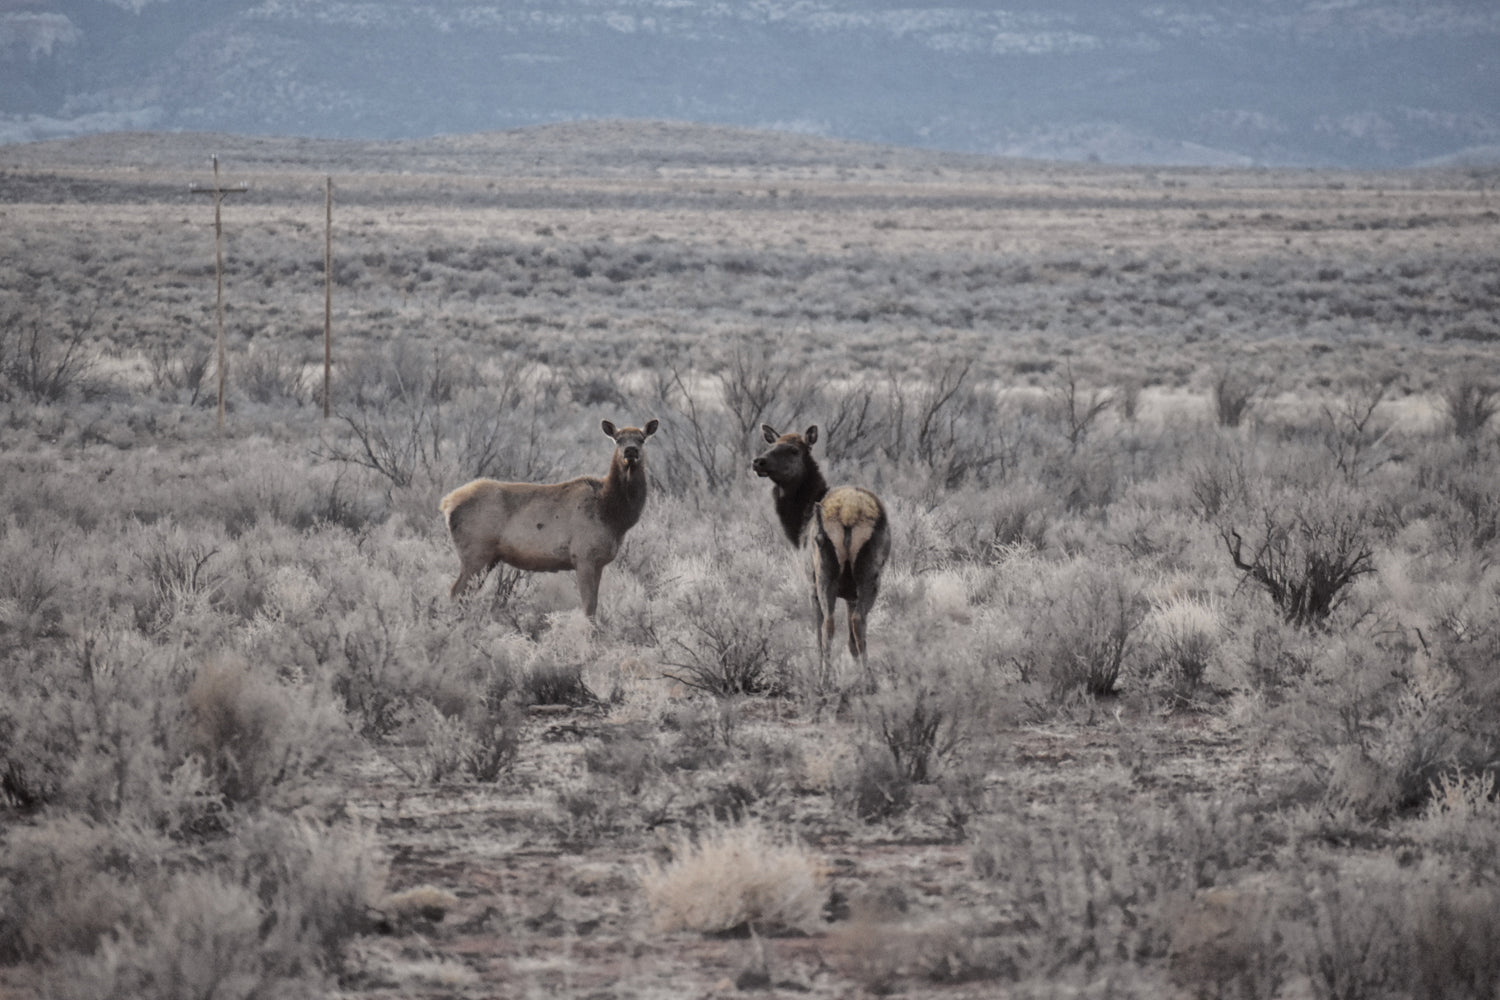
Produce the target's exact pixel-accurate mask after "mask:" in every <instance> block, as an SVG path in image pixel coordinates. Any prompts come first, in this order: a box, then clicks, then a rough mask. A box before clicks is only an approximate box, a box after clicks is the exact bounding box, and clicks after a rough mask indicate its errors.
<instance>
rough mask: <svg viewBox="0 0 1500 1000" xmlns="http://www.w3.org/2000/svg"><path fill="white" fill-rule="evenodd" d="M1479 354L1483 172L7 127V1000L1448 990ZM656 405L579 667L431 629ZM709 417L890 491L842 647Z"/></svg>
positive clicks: (1482, 522) (1479, 907)
mask: <svg viewBox="0 0 1500 1000" xmlns="http://www.w3.org/2000/svg"><path fill="white" fill-rule="evenodd" d="M214 154H217V155H219V156H220V157H221V168H222V170H223V179H224V181H225V182H226V183H227V184H238V183H240V182H245V183H247V184H248V185H249V187H248V190H247V191H246V192H245V193H243V194H235V195H232V196H228V197H226V199H225V202H224V220H225V226H224V253H225V277H224V294H225V330H226V338H227V357H228V366H227V371H226V374H227V386H228V389H227V396H226V409H227V412H226V418H225V426H224V429H223V431H222V432H220V431H219V430H217V428H216V384H217V382H216V369H215V362H214V353H213V347H214V274H215V270H214V239H213V230H212V207H211V200H210V199H209V198H206V197H204V196H202V195H201V194H194V193H190V192H189V185H190V184H192V183H198V184H203V183H207V182H209V181H210V179H211V175H210V173H209V157H210V156H211V155H214ZM327 177H332V179H333V185H334V203H335V204H334V278H335V285H334V290H333V306H332V313H333V356H334V366H333V372H332V392H331V397H330V399H329V403H330V406H331V410H332V414H331V417H330V418H329V419H327V420H324V419H323V415H322V405H321V404H322V393H323V388H322V387H323V382H322V359H323V301H324V300H323V295H324V263H323V260H324V257H323V227H324V184H325V178H327ZM1497 342H1500V195H1497V194H1496V191H1495V183H1494V177H1493V176H1492V175H1487V174H1483V173H1479V172H1474V171H1469V172H1405V173H1383V174H1359V173H1333V172H1323V171H1319V172H1312V171H1300V172H1299V171H1206V170H1165V169H1156V170H1149V171H1148V170H1128V169H1123V168H1115V167H1106V166H1082V165H1080V166H1061V165H1052V164H1042V163H1029V162H1009V161H995V160H986V159H982V158H973V157H954V156H942V155H937V154H930V153H917V152H912V151H903V150H894V149H882V148H873V147H860V146H853V145H842V144H836V143H827V142H823V141H820V140H816V139H810V138H799V137H795V136H774V135H769V134H755V133H742V132H732V131H725V130H699V129H692V128H688V127H675V126H651V125H639V126H626V125H577V126H568V127H561V128H556V129H540V130H534V131H525V132H520V133H508V134H504V135H492V136H477V137H453V138H445V139H434V140H429V141H424V142H420V143H388V144H372V143H354V142H344V143H332V142H312V141H302V140H264V139H262V140H253V139H245V138H237V137H231V136H195V135H155V136H152V135H116V136H103V137H96V138H90V139H82V140H76V141H70V142H64V143H47V144H36V145H25V146H9V147H3V148H0V415H3V419H0V501H3V502H0V684H3V695H0V790H3V804H0V835H3V849H0V886H3V892H0V962H3V965H0V995H4V996H45V997H68V998H91V997H99V998H104V997H121V996H152V997H174V998H175V997H182V998H188V997H193V998H249V997H277V998H283V997H297V996H309V997H311V996H319V997H322V996H338V997H350V998H355V997H357V998H382V997H432V998H437V997H476V998H477V997H491V996H505V997H513V996H575V997H588V996H600V997H602V996H624V997H642V998H658V997H660V998H666V997H682V996H728V995H733V994H737V993H741V992H744V993H748V994H751V995H755V994H757V993H759V994H764V995H793V994H795V995H811V996H817V997H854V996H864V995H883V994H897V995H905V996H914V997H971V996H976V997H977V996H985V997H989V996H1014V997H1074V996H1078V997H1141V998H1145V997H1161V996H1184V997H1286V998H1293V997H1296V998H1301V997H1314V998H1329V1000H1333V998H1354V997H1407V996H1445V997H1474V998H1480V997H1493V996H1495V995H1496V991H1497V989H1500V954H1497V952H1496V951H1495V949H1494V946H1493V942H1494V940H1495V938H1496V936H1497V934H1500V883H1497V876H1500V803H1497V800H1496V789H1495V773H1496V770H1497V767H1500V700H1497V695H1500V560H1497V555H1500V465H1497V461H1496V459H1497V449H1500V446H1497V430H1500V428H1497V421H1496V420H1495V419H1493V417H1494V414H1495V412H1496V410H1497V408H1500V394H1497V386H1500V351H1497ZM652 417H655V418H659V419H660V421H661V430H660V431H659V432H658V433H657V434H656V435H655V436H654V437H652V438H651V439H650V441H649V442H648V444H647V454H648V463H649V468H650V471H651V475H652V477H653V485H652V489H653V492H652V495H651V498H650V501H649V503H648V506H647V509H646V512H645V516H644V517H643V519H642V520H641V522H640V524H638V525H637V526H636V527H635V528H634V529H632V530H631V532H630V533H629V535H628V536H627V538H626V542H625V546H624V549H623V551H622V553H621V555H620V557H619V558H618V559H617V560H616V561H615V562H614V563H613V564H612V565H611V566H610V567H609V568H608V569H607V570H606V571H605V573H604V579H603V585H602V588H601V600H600V617H599V622H598V624H597V626H592V625H591V624H590V623H589V622H588V621H587V620H586V619H585V618H584V617H583V615H582V613H581V612H580V610H579V604H578V596H577V594H576V591H575V589H574V584H573V580H572V577H571V575H570V574H554V575H540V574H526V573H521V572H517V571H513V570H507V569H506V568H504V567H502V568H501V569H500V570H497V571H496V572H495V573H494V574H492V575H491V579H490V580H489V581H488V582H487V583H486V585H485V587H484V588H483V589H482V590H481V591H479V592H478V593H477V594H475V595H472V596H470V597H468V598H467V599H465V600H462V601H460V602H458V603H452V602H450V601H449V600H448V587H449V585H450V584H451V583H452V581H453V578H454V577H455V576H456V574H457V570H458V560H457V557H456V556H455V554H454V552H453V550H452V547H451V545H450V543H449V541H448V539H447V537H446V532H445V529H444V526H443V524H442V521H441V518H440V516H439V515H438V512H437V502H438V500H439V498H440V497H442V496H443V494H445V493H446V492H447V491H449V490H451V489H453V488H454V487H456V486H458V485H460V484H461V483H463V482H465V481H467V480H468V479H471V478H473V477H475V476H492V477H495V478H499V479H520V480H532V481H539V482H540V481H548V480H556V479H563V478H569V477H572V476H575V475H583V474H590V475H602V474H603V472H604V471H605V468H606V466H607V464H608V462H609V455H610V448H611V445H610V443H609V442H608V440H607V439H606V438H605V437H604V436H603V435H602V434H601V433H600V429H599V425H600V421H601V420H610V421H613V422H615V423H617V424H620V425H622V426H624V425H636V426H641V425H644V424H645V422H646V421H647V420H648V419H649V418H652ZM762 423H770V424H773V425H774V426H775V427H776V428H777V429H779V430H802V429H805V428H806V427H807V426H809V425H814V424H816V425H817V426H818V427H819V431H820V440H819V443H818V445H817V447H816V448H815V454H816V455H817V457H818V459H819V461H820V462H822V464H823V468H824V470H825V472H826V473H827V475H828V478H829V480H830V481H831V482H833V483H843V482H851V483H858V484H862V485H865V486H868V487H871V488H873V489H874V490H876V491H877V492H878V493H879V494H880V495H881V497H882V498H883V499H884V501H885V504H886V507H887V509H888V510H889V512H890V517H891V523H892V532H893V540H894V544H893V548H892V555H891V561H890V564H889V565H888V567H887V569H886V573H885V578H884V585H883V589H882V593H881V597H880V600H879V602H878V604H877V605H876V609H875V612H874V614H873V616H872V620H871V622H870V650H871V653H870V658H869V662H868V664H867V665H865V666H861V665H859V664H856V663H855V662H853V661H852V660H851V659H850V658H849V657H848V656H847V654H845V653H843V651H842V650H840V655H839V656H838V658H836V659H835V661H834V663H833V664H832V666H831V669H830V670H829V672H828V673H827V674H826V675H825V674H823V673H822V672H820V671H819V669H818V656H817V644H816V640H815V636H814V629H813V620H812V618H813V616H812V604H811V597H810V591H809V589H808V587H807V584H806V583H805V581H804V579H803V576H802V571H801V569H800V568H799V566H798V564H797V563H796V561H795V556H794V553H793V550H792V548H791V546H789V545H788V544H787V543H786V541H785V539H784V538H783V537H782V535H781V531H780V527H779V525H778V524H777V522H776V520H775V517H774V515H773V513H772V510H771V502H770V496H769V488H768V486H767V484H766V483H765V482H764V481H762V480H757V479H756V478H755V477H754V475H753V474H752V472H751V470H750V461H751V459H752V458H753V456H754V455H755V453H756V452H757V450H758V448H759V447H760V446H761V439H760V433H759V427H760V425H761V424H762Z"/></svg>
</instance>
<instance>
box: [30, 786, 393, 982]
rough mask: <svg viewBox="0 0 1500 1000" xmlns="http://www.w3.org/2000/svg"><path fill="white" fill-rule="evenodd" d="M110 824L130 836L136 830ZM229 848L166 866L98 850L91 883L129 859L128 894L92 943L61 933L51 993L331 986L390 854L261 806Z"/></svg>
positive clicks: (347, 833) (356, 834)
mask: <svg viewBox="0 0 1500 1000" xmlns="http://www.w3.org/2000/svg"><path fill="white" fill-rule="evenodd" d="M122 832H123V833H125V834H126V835H127V837H126V838H121V837H120V835H121V833H122ZM109 833H110V835H111V837H113V838H115V839H116V840H119V839H125V841H126V843H129V841H128V830H126V829H124V828H120V827H116V828H113V829H112V830H110V831H109ZM224 854H225V855H226V857H225V858H224V859H223V861H222V862H221V863H220V864H218V865H216V866H213V867H201V868H188V869H185V870H178V871H171V872H168V871H167V870H166V869H165V867H164V866H162V865H160V863H159V862H156V863H153V864H146V865H143V864H141V863H140V862H139V861H136V862H134V863H131V864H129V865H128V866H126V865H124V864H122V862H124V861H129V859H128V858H121V856H120V853H119V851H118V850H116V851H114V852H111V851H110V850H108V849H106V850H103V851H100V852H99V859H98V860H97V861H96V865H97V868H96V871H95V872H94V873H93V874H92V879H91V880H90V881H85V883H84V886H85V887H88V886H90V885H92V886H94V887H96V888H97V887H99V886H104V887H105V888H109V885H110V882H109V880H110V879H112V878H114V875H113V873H112V872H110V871H109V869H110V868H112V867H114V866H116V865H120V866H121V868H122V876H121V877H120V878H119V879H117V880H116V881H117V882H118V883H119V884H120V885H121V886H124V887H128V889H129V895H128V896H123V897H120V898H118V899H116V900H115V905H114V907H113V908H112V909H111V908H108V907H101V910H100V912H101V913H102V914H104V915H107V916H111V917H114V918H115V919H114V921H113V923H112V925H111V926H110V928H109V929H108V932H107V933H104V932H99V933H97V934H96V935H95V937H96V942H95V943H94V944H92V945H89V944H88V942H86V941H85V942H82V943H83V944H84V945H85V946H83V947H79V946H78V945H79V943H80V942H79V941H78V940H76V939H74V940H68V939H66V938H64V939H62V940H59V941H57V942H54V944H53V947H52V948H51V949H49V951H48V952H47V957H48V958H50V959H51V960H52V963H51V967H50V970H49V971H48V972H47V973H46V977H47V979H48V984H47V986H48V991H49V995H53V996H58V997H69V998H80V1000H93V998H99V1000H106V998H114V997H127V996H129V997H137V996H141V997H144V996H150V997H153V998H156V997H162V998H166V1000H176V998H183V1000H201V998H212V1000H219V998H225V1000H234V998H245V1000H249V998H252V997H264V996H276V997H304V996H305V997H313V996H321V995H324V992H325V983H324V979H325V978H326V976H327V975H328V973H330V972H333V971H336V970H337V969H338V968H339V966H340V965H341V963H342V952H343V946H344V943H345V942H347V941H348V940H349V939H350V937H352V936H353V935H354V934H357V933H359V932H360V931H362V930H363V929H364V926H365V921H366V914H367V909H368V907H369V906H370V905H371V904H372V903H374V902H375V901H376V900H377V899H379V897H380V893H381V891H382V889H383V886H384V880H385V867H384V861H383V859H382V857H381V856H380V855H379V854H378V853H377V852H376V851H375V849H374V840H373V837H372V836H371V835H369V834H368V833H364V832H361V831H351V830H349V829H345V828H332V827H322V826H317V825H313V824H308V823H303V822H300V821H297V820H292V819H287V818H284V817H278V816H260V817H255V818H252V819H251V820H249V821H247V822H245V823H243V824H241V825H240V826H239V828H238V829H237V830H236V831H235V835H234V836H233V837H232V838H230V839H229V840H228V841H227V842H226V844H225V848H224ZM85 898H94V899H98V898H99V897H98V895H97V894H96V895H94V896H92V897H89V896H86V897H85ZM104 901H105V902H106V903H107V902H109V897H108V896H106V897H104ZM125 904H128V906H127V905H125ZM96 922H97V921H96Z"/></svg>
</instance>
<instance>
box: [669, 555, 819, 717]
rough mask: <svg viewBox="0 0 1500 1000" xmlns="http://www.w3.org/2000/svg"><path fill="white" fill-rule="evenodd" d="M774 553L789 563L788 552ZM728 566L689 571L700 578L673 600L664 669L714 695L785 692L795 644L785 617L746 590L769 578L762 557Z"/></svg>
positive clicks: (789, 681)
mask: <svg viewBox="0 0 1500 1000" xmlns="http://www.w3.org/2000/svg"><path fill="white" fill-rule="evenodd" d="M776 555H777V556H783V557H784V558H785V559H786V560H787V561H788V563H790V561H791V560H792V558H793V556H792V554H791V553H790V552H786V553H782V552H780V551H777V552H776ZM785 565H786V564H783V566H785ZM732 567H733V570H732V571H731V572H726V571H725V569H723V568H719V569H707V568H694V569H693V570H691V572H693V573H695V574H696V573H702V574H703V578H701V579H699V580H697V581H696V583H695V585H694V586H693V587H692V589H691V590H689V591H687V592H686V593H684V594H683V595H682V596H681V597H680V598H679V599H678V601H677V603H676V611H677V615H676V617H675V627H674V628H673V629H672V631H671V633H670V635H669V637H668V642H667V644H666V648H665V650H664V654H663V662H664V665H665V666H666V667H667V668H668V669H667V670H665V671H663V673H664V674H665V676H667V677H669V678H671V679H672V680H675V681H678V682H679V683H682V684H685V685H687V686H688V687H691V688H696V689H698V690H700V691H706V692H708V693H709V694H712V695H714V696H716V697H731V696H735V695H744V694H773V695H775V694H784V693H786V691H787V690H788V689H789V687H790V686H791V683H792V681H791V678H792V660H793V654H792V650H793V648H794V647H793V646H792V645H791V642H790V641H789V638H788V636H787V634H786V628H785V625H786V622H785V620H784V618H783V617H782V615H781V614H780V610H779V608H777V607H776V606H775V605H774V604H771V603H769V602H766V601H762V600H757V599H755V598H754V597H753V596H752V595H751V593H750V591H751V589H752V588H753V587H754V585H755V584H756V583H757V582H758V583H762V584H768V583H770V580H769V579H768V574H767V568H768V567H767V560H765V559H757V560H753V561H751V560H743V559H741V560H737V561H736V562H735V563H733V564H732ZM788 568H789V567H788ZM732 573H733V574H735V575H732ZM738 573H743V574H744V575H743V576H740V575H737V574H738ZM811 631H812V630H811V629H809V630H808V632H809V633H811ZM811 638H812V636H811V635H810V634H809V635H808V639H809V640H811Z"/></svg>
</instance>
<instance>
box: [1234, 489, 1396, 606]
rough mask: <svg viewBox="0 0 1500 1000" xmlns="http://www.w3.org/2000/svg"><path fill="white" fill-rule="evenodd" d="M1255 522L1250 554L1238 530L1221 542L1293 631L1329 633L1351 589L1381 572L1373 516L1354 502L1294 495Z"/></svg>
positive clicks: (1271, 503) (1257, 508)
mask: <svg viewBox="0 0 1500 1000" xmlns="http://www.w3.org/2000/svg"><path fill="white" fill-rule="evenodd" d="M1247 520H1251V521H1252V522H1253V524H1254V527H1253V528H1247V530H1249V531H1251V532H1252V534H1251V538H1250V542H1249V544H1248V546H1247V543H1246V540H1245V537H1244V536H1243V535H1242V534H1241V533H1240V530H1239V528H1238V527H1236V526H1235V525H1233V524H1231V523H1224V524H1221V526H1220V528H1219V535H1220V537H1221V538H1222V539H1223V541H1224V546H1225V548H1226V549H1227V550H1228V552H1229V557H1230V559H1231V560H1232V561H1233V563H1234V566H1235V568H1236V569H1238V570H1240V571H1241V572H1243V573H1244V574H1245V575H1246V577H1247V578H1249V579H1251V580H1254V581H1255V582H1256V583H1257V584H1259V585H1260V587H1261V588H1262V589H1263V590H1264V591H1265V592H1266V593H1267V594H1268V595H1269V596H1270V598H1271V602H1272V603H1273V604H1274V605H1275V606H1276V608H1277V609H1278V610H1279V611H1280V613H1281V616H1282V617H1283V618H1284V619H1285V620H1286V621H1287V622H1290V623H1291V624H1294V625H1297V626H1299V627H1302V628H1312V627H1316V626H1319V625H1321V624H1322V623H1323V622H1324V621H1326V620H1327V618H1328V616H1329V615H1330V614H1332V613H1333V611H1334V610H1335V609H1336V608H1337V607H1338V606H1339V604H1340V603H1341V602H1342V601H1343V600H1344V598H1345V597H1346V596H1347V594H1346V591H1347V589H1348V587H1349V585H1350V584H1352V583H1353V582H1354V581H1355V580H1356V579H1358V578H1359V577H1361V576H1363V575H1364V574H1366V573H1373V572H1374V571H1375V563H1374V555H1375V551H1374V547H1373V543H1372V540H1371V531H1370V528H1369V516H1368V513H1367V511H1366V510H1365V509H1364V507H1363V506H1362V504H1361V502H1360V501H1359V500H1358V499H1357V498H1355V497H1352V496H1349V495H1348V494H1334V495H1332V496H1330V495H1328V494H1327V493H1326V492H1325V493H1313V492H1311V491H1303V490H1286V491H1283V492H1282V493H1280V494H1278V495H1273V496H1271V497H1269V498H1267V499H1264V500H1262V501H1260V502H1258V503H1256V504H1253V505H1252V510H1251V511H1250V512H1248V514H1247Z"/></svg>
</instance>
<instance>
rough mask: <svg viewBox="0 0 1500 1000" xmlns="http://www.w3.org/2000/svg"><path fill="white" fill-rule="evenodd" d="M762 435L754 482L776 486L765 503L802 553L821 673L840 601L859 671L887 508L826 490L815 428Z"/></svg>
mask: <svg viewBox="0 0 1500 1000" xmlns="http://www.w3.org/2000/svg"><path fill="white" fill-rule="evenodd" d="M760 431H761V434H762V435H764V436H765V439H766V443H768V444H769V445H770V446H771V447H770V448H768V449H766V450H765V451H764V452H762V453H761V455H760V456H759V457H758V458H756V459H755V463H754V468H755V474H756V475H757V476H760V477H762V478H764V479H769V480H771V482H772V483H774V484H775V485H774V486H773V487H772V489H771V497H772V499H773V500H774V501H775V504H776V516H777V518H778V519H779V520H780V521H781V528H782V530H783V531H784V532H786V537H787V540H788V541H790V542H791V543H792V544H793V545H795V546H797V547H798V549H799V550H800V551H801V552H802V553H803V558H804V559H805V565H806V568H807V572H808V576H809V578H810V579H811V582H812V589H813V602H814V604H815V605H816V609H817V621H818V657H819V661H820V663H821V665H822V668H823V670H824V671H825V672H826V671H827V669H828V658H829V648H830V647H831V646H832V645H833V634H834V631H835V630H836V628H837V623H836V622H835V620H834V614H835V611H836V605H837V602H838V600H839V598H843V599H844V602H845V604H846V605H847V607H848V610H849V652H850V653H851V654H853V656H854V658H855V659H856V660H858V661H859V662H861V663H863V662H864V661H865V654H866V649H867V646H866V642H865V628H866V624H867V622H868V620H869V615H870V609H871V608H872V607H873V606H874V604H875V597H876V595H877V594H878V593H880V573H881V571H882V570H883V569H884V568H885V561H886V559H887V557H888V556H889V555H890V552H891V531H890V522H889V520H888V519H887V518H886V513H885V505H884V504H882V503H881V502H880V498H879V497H877V496H876V495H875V494H874V493H871V492H870V491H869V490H867V489H864V488H862V487H859V486H838V487H835V488H833V489H829V488H828V481H827V480H826V479H824V478H823V472H822V470H821V469H819V468H818V463H817V461H816V460H815V459H814V458H813V455H812V446H813V445H815V444H817V442H818V428H817V425H816V424H815V425H813V426H812V427H809V428H808V429H807V430H806V431H805V432H804V433H802V434H796V433H792V434H778V433H776V429H775V428H774V427H772V426H771V425H770V424H762V425H761V428H760Z"/></svg>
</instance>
